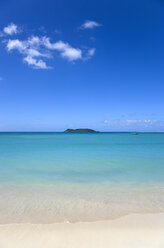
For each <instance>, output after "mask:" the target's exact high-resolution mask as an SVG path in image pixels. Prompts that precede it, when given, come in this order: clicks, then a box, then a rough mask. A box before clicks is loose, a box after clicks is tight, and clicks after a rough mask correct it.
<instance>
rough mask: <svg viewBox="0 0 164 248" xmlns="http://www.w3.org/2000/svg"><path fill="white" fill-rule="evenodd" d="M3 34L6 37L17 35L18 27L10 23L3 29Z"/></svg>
mask: <svg viewBox="0 0 164 248" xmlns="http://www.w3.org/2000/svg"><path fill="white" fill-rule="evenodd" d="M3 32H4V33H5V34H8V35H13V34H17V33H18V32H19V30H18V26H17V25H15V24H14V23H10V24H9V25H8V26H6V27H4V29H3Z"/></svg>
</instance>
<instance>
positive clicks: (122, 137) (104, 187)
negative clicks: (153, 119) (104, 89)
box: [0, 132, 164, 224]
mask: <svg viewBox="0 0 164 248" xmlns="http://www.w3.org/2000/svg"><path fill="white" fill-rule="evenodd" d="M160 212H164V133H140V134H139V135H132V134H131V133H103V132H102V133H0V224H5V223H55V222H64V221H67V222H78V221H98V220H106V219H115V218H119V217H120V216H123V215H127V214H129V213H160Z"/></svg>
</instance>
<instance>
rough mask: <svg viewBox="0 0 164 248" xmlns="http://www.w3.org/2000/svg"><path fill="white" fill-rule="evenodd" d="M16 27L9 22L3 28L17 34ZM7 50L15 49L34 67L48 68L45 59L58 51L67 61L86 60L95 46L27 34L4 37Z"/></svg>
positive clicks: (92, 52) (7, 32)
mask: <svg viewBox="0 0 164 248" xmlns="http://www.w3.org/2000/svg"><path fill="white" fill-rule="evenodd" d="M18 32H19V30H18V27H17V26H16V25H15V24H13V23H11V24H9V25H8V26H6V27H5V28H4V33H5V34H8V35H12V34H17V33H18ZM3 42H4V43H5V44H6V49H7V51H8V52H12V51H17V52H19V53H20V54H21V55H22V56H23V62H25V63H26V64H28V65H29V66H30V67H32V68H34V69H50V68H52V67H51V66H48V65H47V59H50V58H53V56H54V55H55V54H56V53H54V51H55V52H58V53H59V55H60V57H61V58H64V59H66V60H67V61H69V62H75V61H77V60H83V61H85V60H87V59H89V58H91V57H93V55H94V54H95V48H87V49H86V48H85V47H83V46H82V48H79V47H73V46H71V45H70V44H69V43H68V42H64V41H62V40H59V41H56V42H52V41H51V38H50V37H48V36H35V35H33V36H29V37H27V39H24V40H22V39H18V38H16V39H11V38H10V39H6V40H5V41H3Z"/></svg>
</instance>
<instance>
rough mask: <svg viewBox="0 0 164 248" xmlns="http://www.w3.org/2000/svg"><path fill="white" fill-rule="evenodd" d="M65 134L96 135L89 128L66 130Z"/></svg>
mask: <svg viewBox="0 0 164 248" xmlns="http://www.w3.org/2000/svg"><path fill="white" fill-rule="evenodd" d="M64 132H65V133H97V131H95V130H93V129H89V128H78V129H66V130H65V131H64Z"/></svg>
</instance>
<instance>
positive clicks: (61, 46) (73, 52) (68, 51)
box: [42, 37, 82, 61]
mask: <svg viewBox="0 0 164 248" xmlns="http://www.w3.org/2000/svg"><path fill="white" fill-rule="evenodd" d="M42 44H43V45H44V46H45V47H46V48H48V49H50V50H56V51H59V52H60V54H61V56H62V57H63V58H66V59H68V60H69V61H74V60H77V59H81V58H82V51H81V49H79V48H73V47H71V46H70V45H69V44H68V43H65V42H63V41H61V40H60V41H58V42H55V43H51V42H50V39H49V38H47V37H43V39H42Z"/></svg>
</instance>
